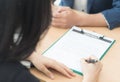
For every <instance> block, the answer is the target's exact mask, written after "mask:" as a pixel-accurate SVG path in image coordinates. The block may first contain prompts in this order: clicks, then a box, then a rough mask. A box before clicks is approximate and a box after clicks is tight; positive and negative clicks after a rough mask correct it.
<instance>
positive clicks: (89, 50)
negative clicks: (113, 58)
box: [43, 26, 115, 74]
mask: <svg viewBox="0 0 120 82" xmlns="http://www.w3.org/2000/svg"><path fill="white" fill-rule="evenodd" d="M114 41H115V40H113V39H111V38H108V37H105V36H103V35H101V34H97V33H95V32H92V31H87V30H82V29H80V28H78V27H75V26H74V27H73V28H71V29H70V30H69V31H68V32H67V33H66V34H64V35H63V36H62V37H61V38H60V39H59V40H58V41H56V42H55V43H54V44H53V45H52V46H51V47H50V48H49V49H47V50H46V51H45V52H44V53H43V55H45V56H47V57H49V58H52V59H55V60H57V61H58V62H61V63H63V64H65V65H66V66H67V67H69V68H71V69H73V70H74V71H76V72H78V73H80V74H82V70H81V65H80V59H81V58H86V57H89V56H91V55H95V56H96V57H97V58H98V59H101V58H102V57H103V56H104V55H105V53H106V52H107V50H108V49H109V48H110V47H111V46H112V44H113V43H114Z"/></svg>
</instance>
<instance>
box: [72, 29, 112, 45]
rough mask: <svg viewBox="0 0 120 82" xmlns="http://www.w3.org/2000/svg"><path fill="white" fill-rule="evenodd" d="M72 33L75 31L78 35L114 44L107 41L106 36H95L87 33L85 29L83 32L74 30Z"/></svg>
mask: <svg viewBox="0 0 120 82" xmlns="http://www.w3.org/2000/svg"><path fill="white" fill-rule="evenodd" d="M72 31H74V32H76V33H80V34H84V35H86V36H89V37H92V38H95V39H99V40H102V41H105V42H108V43H111V42H112V41H111V40H108V39H106V38H105V37H104V36H97V35H94V34H91V33H87V32H85V31H84V30H83V29H81V30H77V29H73V30H72Z"/></svg>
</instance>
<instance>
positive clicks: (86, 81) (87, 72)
mask: <svg viewBox="0 0 120 82" xmlns="http://www.w3.org/2000/svg"><path fill="white" fill-rule="evenodd" d="M89 59H95V60H97V59H96V57H94V56H93V57H90V58H87V59H82V60H81V65H82V70H83V81H82V82H97V80H98V78H99V74H100V71H101V69H102V64H101V62H100V61H98V62H96V63H94V64H93V63H87V62H86V60H89Z"/></svg>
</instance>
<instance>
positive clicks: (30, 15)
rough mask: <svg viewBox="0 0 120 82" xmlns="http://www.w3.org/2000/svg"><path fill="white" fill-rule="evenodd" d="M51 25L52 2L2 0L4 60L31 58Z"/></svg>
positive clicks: (0, 45) (1, 49)
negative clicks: (40, 38)
mask: <svg viewBox="0 0 120 82" xmlns="http://www.w3.org/2000/svg"><path fill="white" fill-rule="evenodd" d="M50 21H51V2H50V0H0V59H4V58H10V59H15V60H21V59H24V58H26V57H28V56H29V55H30V54H31V53H32V52H33V51H34V49H35V46H36V44H37V42H38V40H39V37H40V35H41V34H42V33H43V32H44V31H45V30H46V29H47V28H48V26H49V24H50ZM16 36H17V37H16ZM14 39H15V40H14Z"/></svg>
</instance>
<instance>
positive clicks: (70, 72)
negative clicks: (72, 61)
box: [60, 63, 76, 76]
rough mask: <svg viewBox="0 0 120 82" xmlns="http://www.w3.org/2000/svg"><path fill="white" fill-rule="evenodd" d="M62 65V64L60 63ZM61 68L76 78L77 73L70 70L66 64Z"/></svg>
mask: <svg viewBox="0 0 120 82" xmlns="http://www.w3.org/2000/svg"><path fill="white" fill-rule="evenodd" d="M60 64H61V63H60ZM61 66H62V67H63V68H64V69H65V70H66V72H67V73H69V74H70V75H71V76H76V75H75V73H74V72H73V71H72V70H70V69H69V68H68V67H67V66H65V65H64V64H61Z"/></svg>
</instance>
